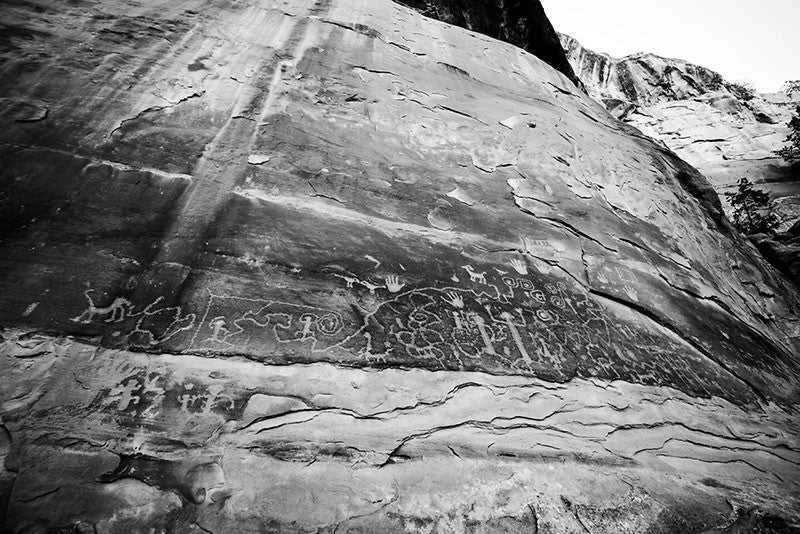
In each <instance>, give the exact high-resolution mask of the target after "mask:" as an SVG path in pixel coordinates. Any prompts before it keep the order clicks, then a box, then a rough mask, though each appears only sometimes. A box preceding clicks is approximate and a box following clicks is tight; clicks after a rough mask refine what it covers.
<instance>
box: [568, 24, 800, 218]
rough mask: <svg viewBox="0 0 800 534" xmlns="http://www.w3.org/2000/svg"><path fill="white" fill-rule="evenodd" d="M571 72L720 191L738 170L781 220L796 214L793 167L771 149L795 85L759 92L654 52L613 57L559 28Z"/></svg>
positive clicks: (791, 106)
mask: <svg viewBox="0 0 800 534" xmlns="http://www.w3.org/2000/svg"><path fill="white" fill-rule="evenodd" d="M561 42H562V44H563V46H564V49H565V51H566V53H567V57H568V58H569V61H570V63H571V64H572V66H573V68H574V70H575V72H576V73H577V75H578V77H579V78H580V79H581V80H582V81H583V83H584V85H585V86H586V88H587V90H588V91H589V92H590V94H591V95H592V96H593V97H595V98H596V99H597V100H598V101H600V102H602V103H603V104H604V105H605V106H606V107H607V108H608V109H609V111H611V112H612V113H613V114H614V115H615V116H617V117H619V118H620V119H622V120H624V121H625V122H627V123H628V124H631V125H632V126H635V127H636V128H638V129H639V130H641V131H642V132H643V133H645V134H646V135H648V136H650V137H652V138H653V139H656V140H658V141H661V142H663V143H664V144H665V145H666V146H668V147H669V148H670V149H671V150H673V151H675V152H676V153H677V154H678V155H679V156H680V157H681V158H682V159H684V160H686V161H688V162H689V163H691V164H692V165H694V166H695V167H697V168H698V169H699V170H700V171H701V172H702V173H703V174H704V175H705V176H706V177H708V178H709V180H710V181H711V183H712V184H713V185H714V187H715V189H717V191H718V192H720V194H722V193H724V192H726V191H731V190H733V189H735V186H736V183H737V182H738V181H739V179H740V178H748V179H749V180H750V181H751V182H755V183H758V184H759V188H761V189H764V190H766V191H768V192H770V194H771V195H772V197H773V198H774V199H775V200H776V202H777V205H778V207H779V210H780V215H781V218H782V220H783V222H784V227H785V228H788V227H789V226H791V225H792V224H793V223H794V222H796V221H797V220H798V219H800V179H798V176H797V169H791V168H790V167H789V166H788V165H787V164H786V162H784V161H783V160H782V159H781V158H779V157H777V156H776V155H775V151H776V150H777V149H779V148H781V147H782V146H783V144H784V140H785V139H786V136H787V134H788V133H789V129H788V126H787V122H788V121H789V120H790V118H791V117H792V114H793V113H794V111H795V108H796V106H797V104H798V103H800V92H797V91H796V92H791V91H788V89H789V88H791V86H790V85H787V91H785V92H780V93H776V94H765V95H760V94H757V93H750V92H748V91H746V90H745V91H743V90H742V88H741V86H737V84H734V83H731V82H729V81H726V80H724V79H723V78H722V76H720V75H719V74H718V73H716V72H714V71H711V70H709V69H706V68H704V67H701V66H698V65H694V64H692V63H689V62H687V61H684V60H681V59H669V58H663V57H659V56H656V55H654V54H634V55H631V56H627V57H624V58H612V57H610V56H608V55H607V54H599V53H597V52H593V51H591V50H588V49H586V48H584V47H583V46H582V45H581V44H580V43H579V42H578V41H577V40H575V39H573V38H572V37H569V36H567V35H561Z"/></svg>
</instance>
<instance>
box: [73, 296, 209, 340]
mask: <svg viewBox="0 0 800 534" xmlns="http://www.w3.org/2000/svg"><path fill="white" fill-rule="evenodd" d="M92 293H94V291H93V290H92V289H88V290H86V291H85V292H84V295H85V296H86V300H87V301H88V304H87V307H86V309H85V310H84V311H83V312H81V313H80V314H79V315H77V316H76V317H73V318H72V319H71V320H72V321H73V322H75V323H81V324H92V323H94V324H97V323H99V324H107V323H113V324H115V325H116V324H120V323H122V324H120V326H119V329H118V330H117V332H120V333H121V332H122V331H123V330H124V328H123V327H124V326H125V325H129V328H128V334H127V342H128V344H129V345H130V346H131V347H134V348H151V347H154V346H156V345H158V344H161V343H164V342H166V341H169V340H170V339H172V338H173V337H174V336H176V335H177V334H179V333H180V332H183V331H187V330H191V329H192V327H193V326H194V324H195V319H196V316H195V314H194V313H188V314H183V312H182V309H181V307H180V306H167V307H160V305H161V302H162V301H163V300H164V297H158V298H156V299H155V300H154V301H153V302H151V303H150V304H148V305H146V306H144V307H143V308H142V309H141V310H140V311H136V306H134V304H133V303H132V302H130V301H129V300H128V299H125V298H122V297H116V298H115V299H114V300H113V301H112V302H111V304H109V305H108V306H98V305H97V304H96V303H95V300H94V299H93V298H92Z"/></svg>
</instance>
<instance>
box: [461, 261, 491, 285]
mask: <svg viewBox="0 0 800 534" xmlns="http://www.w3.org/2000/svg"><path fill="white" fill-rule="evenodd" d="M462 268H463V269H464V270H465V271H467V274H468V275H469V279H470V281H472V282H474V283H476V284H484V285H486V272H477V271H475V269H474V268H473V267H472V265H464V266H463V267H462Z"/></svg>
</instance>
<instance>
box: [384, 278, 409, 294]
mask: <svg viewBox="0 0 800 534" xmlns="http://www.w3.org/2000/svg"><path fill="white" fill-rule="evenodd" d="M405 286H406V285H405V284H403V283H401V282H400V278H399V277H398V276H397V275H394V274H392V275H389V276H387V277H386V289H388V290H389V292H390V293H397V292H399V291H400V290H401V289H403V288H404V287H405Z"/></svg>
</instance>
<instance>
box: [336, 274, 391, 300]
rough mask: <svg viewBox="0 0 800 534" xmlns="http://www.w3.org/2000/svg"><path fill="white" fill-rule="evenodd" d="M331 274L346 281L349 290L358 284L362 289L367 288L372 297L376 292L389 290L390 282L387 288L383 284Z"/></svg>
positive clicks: (355, 277) (387, 283)
mask: <svg viewBox="0 0 800 534" xmlns="http://www.w3.org/2000/svg"><path fill="white" fill-rule="evenodd" d="M331 274H332V275H333V276H335V277H336V278H341V279H342V280H344V281H345V284H346V285H347V288H348V289H353V288H354V287H355V286H356V284H358V285H360V286H362V287H365V288H366V289H367V290H369V292H370V294H371V295H374V294H375V291H376V290H378V289H383V288H384V287H386V288H387V289H389V282H388V280H387V282H386V286H384V285H383V284H374V283H372V282H370V281H369V280H362V279H360V278H358V277H357V276H347V275H343V274H338V273H331ZM389 291H391V289H389ZM398 291H399V290H398Z"/></svg>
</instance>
